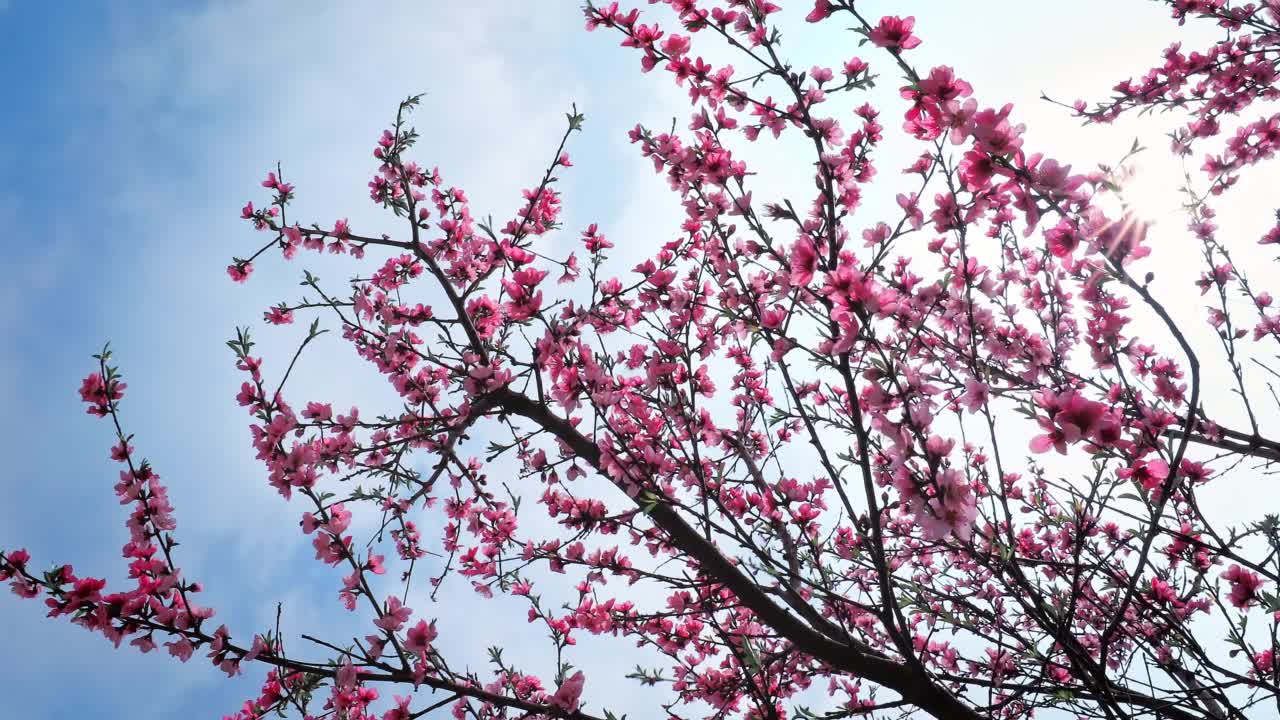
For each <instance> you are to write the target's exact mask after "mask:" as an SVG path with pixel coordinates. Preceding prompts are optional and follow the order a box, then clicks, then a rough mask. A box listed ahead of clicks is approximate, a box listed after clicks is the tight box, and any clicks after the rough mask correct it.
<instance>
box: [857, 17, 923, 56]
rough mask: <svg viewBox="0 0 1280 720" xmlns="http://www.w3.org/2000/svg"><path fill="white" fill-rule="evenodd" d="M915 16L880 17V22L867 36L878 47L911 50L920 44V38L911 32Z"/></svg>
mask: <svg viewBox="0 0 1280 720" xmlns="http://www.w3.org/2000/svg"><path fill="white" fill-rule="evenodd" d="M915 24H916V19H915V18H914V17H905V18H902V17H897V16H893V15H886V16H885V17H882V18H880V24H879V25H877V26H876V27H875V28H873V29H872V30H871V32H869V33H867V37H868V38H870V40H871V42H872V43H874V44H875V45H876V46H877V47H882V48H889V49H890V50H910V49H911V48H914V47H918V46H919V45H920V38H918V37H916V36H915V35H912V34H911V29H912V28H913V27H915Z"/></svg>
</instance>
